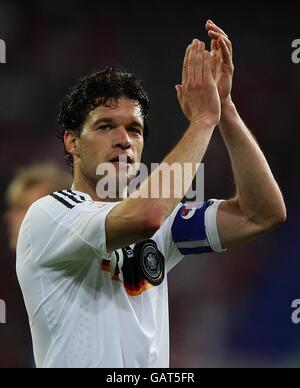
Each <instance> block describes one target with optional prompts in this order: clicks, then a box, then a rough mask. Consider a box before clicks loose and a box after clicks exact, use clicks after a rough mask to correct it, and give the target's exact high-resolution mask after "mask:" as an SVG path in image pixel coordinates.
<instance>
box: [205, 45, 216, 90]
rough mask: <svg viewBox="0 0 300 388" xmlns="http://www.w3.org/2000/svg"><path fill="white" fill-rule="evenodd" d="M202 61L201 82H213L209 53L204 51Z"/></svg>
mask: <svg viewBox="0 0 300 388" xmlns="http://www.w3.org/2000/svg"><path fill="white" fill-rule="evenodd" d="M203 54H204V55H203V56H204V61H203V81H204V83H205V84H208V83H211V82H214V77H213V72H212V56H211V55H210V53H209V51H206V50H205V51H204V53H203Z"/></svg>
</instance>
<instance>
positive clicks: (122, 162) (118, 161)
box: [110, 155, 133, 167]
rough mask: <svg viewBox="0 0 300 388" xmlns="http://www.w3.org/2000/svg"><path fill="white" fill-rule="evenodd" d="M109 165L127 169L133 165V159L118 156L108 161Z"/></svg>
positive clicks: (126, 156) (127, 156)
mask: <svg viewBox="0 0 300 388" xmlns="http://www.w3.org/2000/svg"><path fill="white" fill-rule="evenodd" d="M110 163H112V164H114V165H118V166H126V167H129V166H130V165H131V164H133V158H132V157H131V156H130V155H119V156H116V157H115V158H113V159H111V160H110Z"/></svg>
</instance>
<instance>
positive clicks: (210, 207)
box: [17, 190, 222, 368]
mask: <svg viewBox="0 0 300 388" xmlns="http://www.w3.org/2000/svg"><path fill="white" fill-rule="evenodd" d="M219 203H220V201H211V202H209V203H205V204H206V205H205V211H204V213H203V214H204V217H202V219H203V225H200V224H199V225H197V227H199V230H200V229H201V230H203V231H204V233H205V236H206V237H205V238H204V239H202V240H201V241H196V242H195V239H196V240H197V239H198V240H199V238H198V237H195V239H194V240H193V238H192V235H190V236H188V237H187V238H186V237H185V238H184V239H180V236H181V235H182V232H180V230H181V229H180V228H181V227H183V228H184V229H185V233H186V232H187V230H188V226H187V225H188V224H185V225H186V227H185V226H184V224H182V222H190V221H192V220H193V217H194V214H195V211H193V210H189V209H186V208H185V206H184V205H182V204H180V205H179V206H178V207H177V208H176V209H175V210H174V212H173V213H172V215H171V216H170V217H169V218H168V219H167V220H166V221H165V223H164V224H163V225H162V227H161V228H160V229H159V230H158V232H157V233H156V234H155V235H154V236H153V237H152V238H151V239H149V240H148V241H145V242H143V243H139V244H134V245H131V246H129V247H125V248H123V249H119V250H118V251H116V252H113V253H109V252H107V249H106V230H105V220H106V217H107V215H108V214H109V213H110V211H111V210H112V209H113V208H114V207H115V206H118V203H103V202H94V201H93V200H92V199H91V198H90V197H89V196H88V195H87V194H84V193H80V192H74V191H71V190H66V191H60V192H57V193H54V194H52V195H49V196H47V197H45V198H43V199H41V200H39V201H37V202H36V203H34V204H33V205H32V206H31V208H30V209H29V211H28V213H27V215H26V217H25V219H24V221H23V224H22V227H21V230H20V235H19V241H18V248H17V275H18V279H19V282H20V285H21V288H22V292H23V295H24V299H25V304H26V308H27V312H28V316H29V321H30V328H31V333H32V338H33V347H34V355H35V360H36V365H37V367H39V368H144V367H149V368H166V367H169V313H168V286H167V274H168V272H169V271H170V270H171V269H172V268H173V267H174V266H175V265H176V264H177V263H179V262H180V261H181V260H182V259H183V257H184V256H185V255H188V254H189V253H191V254H192V253H195V250H194V249H195V248H196V249H198V250H199V249H200V251H197V252H199V253H206V252H209V251H217V252H219V251H222V247H221V245H220V241H219V237H218V232H217V224H216V214H217V208H218V206H219ZM175 220H177V221H176V223H179V224H180V225H179V227H177V226H176V227H175V226H174V225H175ZM201 222H202V221H201ZM196 229H197V228H196ZM178 236H179V237H178ZM178 238H179V240H178ZM192 240H193V241H192ZM175 241H176V243H175ZM188 249H191V251H188Z"/></svg>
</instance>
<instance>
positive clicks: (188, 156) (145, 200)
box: [128, 121, 214, 223]
mask: <svg viewBox="0 0 300 388" xmlns="http://www.w3.org/2000/svg"><path fill="white" fill-rule="evenodd" d="M213 131H214V125H213V124H211V123H206V122H205V121H202V122H200V123H192V124H191V125H190V127H189V128H188V130H187V131H186V133H185V134H184V136H183V137H182V139H181V141H180V142H179V143H178V144H177V146H176V147H175V148H174V149H173V151H172V152H171V153H170V154H169V155H168V156H167V157H166V158H165V159H164V160H163V162H162V164H161V165H160V167H158V168H157V169H156V170H155V171H154V172H153V173H152V175H151V176H150V177H149V178H148V179H147V180H146V181H145V182H144V183H143V184H142V185H141V187H140V189H139V190H138V194H139V196H140V197H141V198H139V199H131V198H129V199H128V205H130V206H132V205H134V206H137V207H140V208H141V209H143V210H144V211H145V209H147V208H148V209H154V210H155V209H157V213H156V214H157V216H158V217H159V223H162V222H164V220H165V219H166V218H167V217H169V216H170V214H171V213H172V212H173V210H174V209H175V208H176V206H177V205H178V204H179V203H180V201H181V200H182V198H183V197H184V196H185V195H186V193H187V191H188V189H189V188H190V186H191V185H192V182H193V179H194V177H195V175H196V173H197V164H199V163H201V161H202V159H203V157H204V155H205V153H206V150H207V147H208V144H209V142H210V139H211V137H212V134H213ZM187 163H189V164H190V165H191V168H190V169H189V170H186V169H185V168H184V165H185V164H187ZM174 164H176V165H178V166H180V167H181V171H182V172H185V174H184V175H183V174H182V175H181V174H175V176H174V180H173V181H172V182H170V183H172V184H171V185H170V183H169V182H168V183H167V184H168V186H171V188H170V187H168V189H170V196H169V197H168V198H164V197H163V196H160V197H159V198H150V197H149V193H151V188H153V187H157V183H158V182H159V186H160V188H163V185H165V184H166V182H164V180H163V179H162V176H163V175H162V169H163V167H164V165H168V166H172V165H174ZM178 189H179V190H180V189H181V190H180V192H181V193H182V194H183V195H182V197H181V198H178V196H176V195H175V192H174V191H175V190H176V192H178ZM135 194H136V193H135ZM133 201H134V202H133Z"/></svg>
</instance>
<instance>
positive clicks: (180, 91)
mask: <svg viewBox="0 0 300 388" xmlns="http://www.w3.org/2000/svg"><path fill="white" fill-rule="evenodd" d="M175 89H176V92H177V98H178V101H179V102H180V104H181V102H182V89H181V85H176V86H175Z"/></svg>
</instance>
